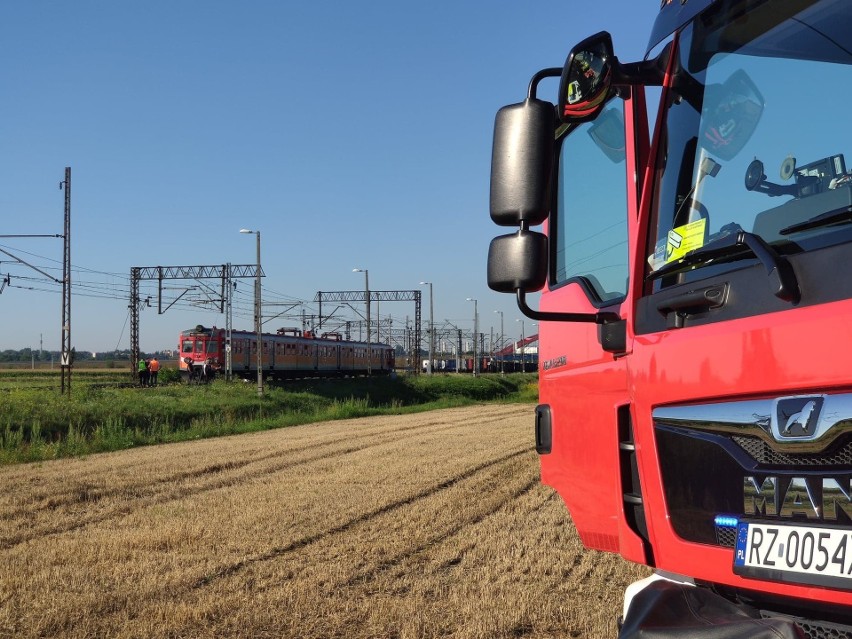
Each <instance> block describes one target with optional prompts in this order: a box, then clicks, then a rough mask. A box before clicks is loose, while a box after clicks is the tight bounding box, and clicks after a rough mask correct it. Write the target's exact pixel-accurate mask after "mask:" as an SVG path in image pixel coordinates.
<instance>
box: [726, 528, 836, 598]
mask: <svg viewBox="0 0 852 639" xmlns="http://www.w3.org/2000/svg"><path fill="white" fill-rule="evenodd" d="M734 572H735V573H737V574H738V575H742V576H743V577H753V578H758V579H769V580H771V581H784V582H789V583H801V584H809V585H817V586H828V587H830V588H842V589H846V590H849V589H852V531H850V530H848V529H843V528H823V527H817V526H795V525H790V524H765V523H756V522H744V521H741V522H739V524H738V525H737V545H736V549H735V552H734Z"/></svg>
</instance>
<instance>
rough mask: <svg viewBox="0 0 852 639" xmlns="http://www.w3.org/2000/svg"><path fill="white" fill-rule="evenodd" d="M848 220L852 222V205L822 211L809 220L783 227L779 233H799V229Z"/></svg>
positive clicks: (842, 222)
mask: <svg viewBox="0 0 852 639" xmlns="http://www.w3.org/2000/svg"><path fill="white" fill-rule="evenodd" d="M848 222H852V207H846V208H845V209H840V210H838V211H828V212H826V213H820V214H819V215H816V216H814V217H812V218H811V219H809V220H805V221H804V222H799V223H798V224H791V225H790V226H785V227H784V228H783V229H781V230H780V231H778V233H780V234H781V235H790V234H791V233H798V232H799V231H807V230H808V229H817V228H820V227H822V226H832V225H834V224H844V223H848Z"/></svg>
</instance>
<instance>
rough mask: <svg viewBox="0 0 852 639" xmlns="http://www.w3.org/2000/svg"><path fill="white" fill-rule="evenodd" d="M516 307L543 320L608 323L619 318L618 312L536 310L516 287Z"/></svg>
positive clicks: (531, 317)
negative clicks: (554, 311) (550, 311)
mask: <svg viewBox="0 0 852 639" xmlns="http://www.w3.org/2000/svg"><path fill="white" fill-rule="evenodd" d="M516 294H517V300H518V308H519V309H521V313H523V314H524V315H526V316H527V317H529V318H530V319H534V320H539V321H543V322H592V323H594V324H609V323H610V322H618V321H620V320H621V317H619V315H618V313H549V312H547V311H536V310H535V309H532V308H530V307H529V306H528V305H527V299H526V293H525V292H524V290H523V289H520V288H519V289H516Z"/></svg>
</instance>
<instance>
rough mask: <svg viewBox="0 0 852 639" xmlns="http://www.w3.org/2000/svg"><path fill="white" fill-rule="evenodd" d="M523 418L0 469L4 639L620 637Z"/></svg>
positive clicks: (293, 432)
mask: <svg viewBox="0 0 852 639" xmlns="http://www.w3.org/2000/svg"><path fill="white" fill-rule="evenodd" d="M531 424H532V410H531V407H530V406H528V405H508V406H496V405H487V406H476V407H469V408H459V409H449V410H441V411H434V412H429V413H420V414H416V415H408V416H401V417H400V416H387V417H371V418H364V419H356V420H349V421H339V422H327V423H320V424H311V425H307V426H299V427H292V428H286V429H281V430H276V431H268V432H264V433H256V434H250V435H240V436H235V437H228V438H220V439H210V440H203V441H197V442H188V443H181V444H171V445H165V446H152V447H147V448H142V449H138V450H131V451H125V452H120V453H109V454H103V455H97V456H91V457H89V458H87V459H72V460H61V461H56V462H47V463H43V464H36V465H33V464H31V465H24V466H14V467H7V468H3V469H0V486H2V487H3V490H2V491H0V636H14V637H27V636H31V637H35V636H38V637H45V636H62V637H90V636H126V637H198V636H211V637H213V636H215V637H223V636H233V637H251V636H253V637H300V638H301V637H305V638H313V637H345V638H350V637H351V638H360V637H400V638H408V637H442V636H452V637H465V638H466V637H521V636H523V637H552V636H564V637H590V638H599V637H606V636H614V635H615V634H616V630H615V618H616V617H617V615H618V614H619V611H620V606H621V595H622V591H623V588H624V586H625V585H626V584H628V583H630V582H631V581H633V580H635V579H637V578H640V577H642V576H644V575H645V574H647V571H646V569H644V568H642V567H639V566H634V565H632V564H628V563H626V562H624V561H622V560H621V559H620V558H618V557H615V556H612V555H606V554H601V553H595V552H590V551H586V550H584V549H583V547H582V545H581V544H580V542H579V539H578V537H577V535H576V532H575V531H574V529H573V527H572V525H571V522H570V518H569V516H568V513H567V511H566V510H565V508H564V506H563V504H562V502H561V500H560V499H559V498H558V496H556V495H555V494H554V493H553V492H552V491H551V490H550V489H549V488H546V487H543V486H541V485H540V484H539V482H538V461H537V459H536V455H535V452H534V451H533V450H532V427H531Z"/></svg>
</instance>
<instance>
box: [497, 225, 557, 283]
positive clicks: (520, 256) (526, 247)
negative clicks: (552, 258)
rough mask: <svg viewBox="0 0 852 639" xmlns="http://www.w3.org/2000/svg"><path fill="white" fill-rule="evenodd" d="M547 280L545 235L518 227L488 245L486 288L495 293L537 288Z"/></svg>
mask: <svg viewBox="0 0 852 639" xmlns="http://www.w3.org/2000/svg"><path fill="white" fill-rule="evenodd" d="M546 280H547V237H546V236H544V235H542V234H541V233H536V232H535V231H527V230H524V229H521V230H519V231H518V232H517V233H511V234H510V235H500V236H498V237H495V238H494V239H493V240H491V244H490V246H489V247H488V287H489V288H491V289H492V290H495V291H497V292H498V293H514V292H515V291H517V290H519V289H520V290H522V291H538V290H540V289H541V288H542V287H543V286H544V283H545V281H546Z"/></svg>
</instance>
